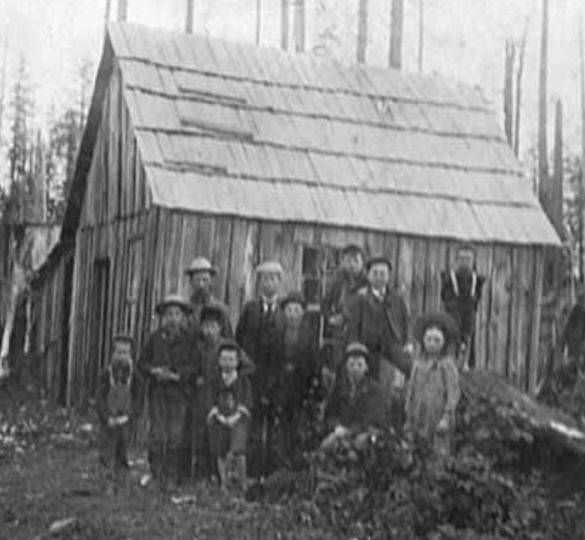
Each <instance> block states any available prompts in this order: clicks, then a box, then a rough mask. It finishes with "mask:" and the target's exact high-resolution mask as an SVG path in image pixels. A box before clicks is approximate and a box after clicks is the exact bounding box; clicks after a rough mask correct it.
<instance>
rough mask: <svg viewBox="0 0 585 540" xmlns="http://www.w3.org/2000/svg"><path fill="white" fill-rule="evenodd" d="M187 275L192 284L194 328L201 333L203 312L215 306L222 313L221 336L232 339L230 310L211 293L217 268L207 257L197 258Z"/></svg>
mask: <svg viewBox="0 0 585 540" xmlns="http://www.w3.org/2000/svg"><path fill="white" fill-rule="evenodd" d="M185 273H186V274H187V275H188V276H189V279H190V282H191V307H192V308H193V315H192V320H191V323H192V325H193V327H194V328H195V329H196V331H197V332H199V331H200V329H201V328H200V317H201V310H202V309H203V308H204V307H206V306H214V307H217V308H218V309H219V310H220V311H221V321H220V329H221V336H222V337H225V338H231V337H232V336H233V330H232V324H231V322H230V316H229V310H228V308H227V306H226V305H225V304H224V303H223V302H222V301H221V300H219V299H217V298H215V296H213V293H212V291H211V289H212V285H213V277H214V276H215V275H216V274H217V268H215V266H213V265H212V264H211V263H210V262H209V261H208V260H207V259H206V258H205V257H196V258H195V259H193V261H192V262H191V264H190V265H189V268H187V269H186V270H185Z"/></svg>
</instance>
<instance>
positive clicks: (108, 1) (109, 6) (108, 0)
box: [104, 0, 112, 26]
mask: <svg viewBox="0 0 585 540" xmlns="http://www.w3.org/2000/svg"><path fill="white" fill-rule="evenodd" d="M111 13H112V0H106V11H105V13H104V26H108V23H109V22H110V15H111Z"/></svg>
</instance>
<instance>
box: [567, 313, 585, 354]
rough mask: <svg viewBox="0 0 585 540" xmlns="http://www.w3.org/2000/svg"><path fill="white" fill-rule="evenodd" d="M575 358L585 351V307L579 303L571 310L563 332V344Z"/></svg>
mask: <svg viewBox="0 0 585 540" xmlns="http://www.w3.org/2000/svg"><path fill="white" fill-rule="evenodd" d="M565 345H566V347H567V353H568V354H569V356H570V357H572V358H574V357H576V356H578V355H580V354H582V353H583V352H585V308H584V307H583V306H581V305H580V304H577V305H576V306H574V307H573V309H572V310H571V313H570V315H569V319H568V321H567V325H566V326H565V330H564V332H563V346H565Z"/></svg>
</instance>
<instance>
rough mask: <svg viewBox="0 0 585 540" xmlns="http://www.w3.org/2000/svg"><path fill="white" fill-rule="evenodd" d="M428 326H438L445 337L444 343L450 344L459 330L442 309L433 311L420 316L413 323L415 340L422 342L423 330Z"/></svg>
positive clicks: (453, 341) (457, 335) (454, 340)
mask: <svg viewBox="0 0 585 540" xmlns="http://www.w3.org/2000/svg"><path fill="white" fill-rule="evenodd" d="M429 328H439V329H440V330H441V332H443V336H444V337H445V345H450V344H452V343H455V342H456V341H457V338H458V337H459V330H458V328H457V323H456V322H455V320H454V319H453V317H451V315H449V314H448V313H445V312H444V311H433V312H430V313H425V314H424V315H422V316H420V317H419V318H418V319H417V321H416V324H415V329H414V335H415V337H416V339H417V341H419V342H421V343H422V340H423V337H424V335H425V332H426V331H427V330H428V329H429Z"/></svg>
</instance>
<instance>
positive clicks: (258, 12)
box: [256, 0, 262, 45]
mask: <svg viewBox="0 0 585 540" xmlns="http://www.w3.org/2000/svg"><path fill="white" fill-rule="evenodd" d="M261 32H262V0H256V45H260V35H261Z"/></svg>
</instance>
